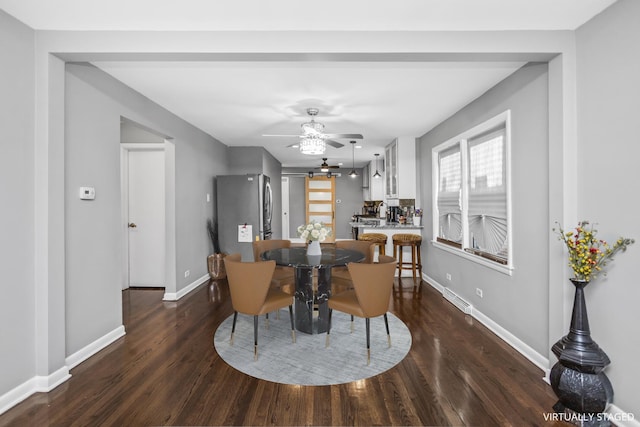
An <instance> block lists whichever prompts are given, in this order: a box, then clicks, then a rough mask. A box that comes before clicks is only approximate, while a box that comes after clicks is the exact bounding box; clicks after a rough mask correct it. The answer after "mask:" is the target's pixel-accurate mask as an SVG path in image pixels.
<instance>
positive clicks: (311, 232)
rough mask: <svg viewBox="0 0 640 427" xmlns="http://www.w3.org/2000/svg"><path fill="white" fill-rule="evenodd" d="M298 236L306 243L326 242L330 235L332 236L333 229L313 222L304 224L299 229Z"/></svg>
mask: <svg viewBox="0 0 640 427" xmlns="http://www.w3.org/2000/svg"><path fill="white" fill-rule="evenodd" d="M297 231H298V235H299V236H300V238H301V239H302V240H304V241H307V242H308V241H311V240H318V241H320V242H324V240H325V239H326V238H327V236H328V235H329V234H331V229H330V228H327V227H325V226H324V224H322V223H321V222H318V221H311V222H310V223H309V224H302V225H300V226H299V227H298V228H297Z"/></svg>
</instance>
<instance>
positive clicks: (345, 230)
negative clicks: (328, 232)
mask: <svg viewBox="0 0 640 427" xmlns="http://www.w3.org/2000/svg"><path fill="white" fill-rule="evenodd" d="M357 172H358V173H359V175H358V176H357V177H355V178H351V177H350V176H349V172H348V171H347V172H342V176H339V177H337V178H336V202H337V201H338V200H340V203H337V204H336V238H337V239H351V226H350V225H349V222H350V221H351V216H352V215H353V214H354V213H362V205H363V204H364V197H363V195H362V170H358V171H357Z"/></svg>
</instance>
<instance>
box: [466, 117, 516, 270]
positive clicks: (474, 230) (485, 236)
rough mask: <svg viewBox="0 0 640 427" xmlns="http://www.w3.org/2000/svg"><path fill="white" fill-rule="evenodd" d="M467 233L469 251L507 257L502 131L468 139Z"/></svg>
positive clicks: (504, 165) (503, 137) (505, 191)
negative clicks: (468, 235) (468, 234)
mask: <svg viewBox="0 0 640 427" xmlns="http://www.w3.org/2000/svg"><path fill="white" fill-rule="evenodd" d="M468 150H469V153H468V156H469V200H468V202H469V205H468V206H469V210H468V220H469V233H470V240H471V241H470V245H471V248H473V249H475V250H478V251H481V252H487V253H489V254H492V255H495V256H498V257H502V256H504V257H506V254H507V253H508V248H507V186H506V161H505V159H506V152H505V129H504V128H503V127H502V128H499V129H497V130H493V131H491V132H488V133H485V134H483V135H481V136H479V137H475V138H472V139H470V140H469V144H468Z"/></svg>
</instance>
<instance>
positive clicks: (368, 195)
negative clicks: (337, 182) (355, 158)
mask: <svg viewBox="0 0 640 427" xmlns="http://www.w3.org/2000/svg"><path fill="white" fill-rule="evenodd" d="M376 170H378V169H377V168H376V164H375V162H370V163H369V164H367V165H366V166H365V167H364V168H362V195H363V198H364V200H366V201H372V200H384V180H383V179H381V178H374V176H373V174H375V173H376Z"/></svg>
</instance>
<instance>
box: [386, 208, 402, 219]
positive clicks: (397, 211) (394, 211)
mask: <svg viewBox="0 0 640 427" xmlns="http://www.w3.org/2000/svg"><path fill="white" fill-rule="evenodd" d="M400 215H402V209H401V208H400V206H389V207H388V208H387V222H398V219H399V218H400Z"/></svg>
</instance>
